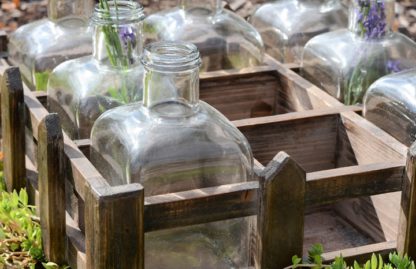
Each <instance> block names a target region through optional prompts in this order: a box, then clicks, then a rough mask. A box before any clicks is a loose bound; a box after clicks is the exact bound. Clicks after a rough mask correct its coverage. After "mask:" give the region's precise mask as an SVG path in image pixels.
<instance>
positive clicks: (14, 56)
mask: <svg viewBox="0 0 416 269" xmlns="http://www.w3.org/2000/svg"><path fill="white" fill-rule="evenodd" d="M94 3H95V1H94V0H49V1H48V5H47V12H48V17H47V18H45V19H41V20H38V21H34V22H31V23H28V24H26V25H23V26H21V27H19V28H18V29H17V30H16V31H15V32H14V33H12V34H11V35H10V38H9V47H8V51H9V60H10V62H11V63H12V64H13V65H16V66H18V67H19V68H20V71H21V73H22V76H23V78H24V80H25V82H26V83H27V85H28V86H29V87H30V88H31V89H32V90H39V91H45V90H46V85H47V82H48V78H49V75H50V72H52V70H53V68H55V67H56V66H57V65H58V64H60V63H62V62H64V61H66V60H68V59H73V58H78V57H81V56H84V55H87V54H90V53H91V38H92V33H91V31H90V29H89V27H88V19H89V17H90V15H91V13H92V10H93V8H94Z"/></svg>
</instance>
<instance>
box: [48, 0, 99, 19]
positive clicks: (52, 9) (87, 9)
mask: <svg viewBox="0 0 416 269" xmlns="http://www.w3.org/2000/svg"><path fill="white" fill-rule="evenodd" d="M94 5H95V1H94V0H49V1H48V6H47V11H48V18H49V19H50V20H51V21H59V20H62V19H65V18H68V17H79V18H82V19H83V20H85V21H87V20H88V19H89V18H90V17H91V14H92V13H93V10H94Z"/></svg>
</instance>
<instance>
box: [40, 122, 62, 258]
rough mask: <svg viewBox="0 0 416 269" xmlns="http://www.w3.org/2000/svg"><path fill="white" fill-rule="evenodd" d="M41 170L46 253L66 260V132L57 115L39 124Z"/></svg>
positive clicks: (42, 214)
mask: <svg viewBox="0 0 416 269" xmlns="http://www.w3.org/2000/svg"><path fill="white" fill-rule="evenodd" d="M38 134H39V137H38V138H39V148H38V164H39V165H38V171H39V182H38V184H39V193H40V219H41V227H42V243H43V249H44V251H45V255H46V257H47V258H48V260H50V261H54V262H56V263H58V264H64V262H65V253H66V252H65V247H66V246H65V228H66V224H65V181H64V171H63V167H62V166H63V156H62V154H63V135H62V131H61V126H60V122H59V118H58V115H57V114H49V115H48V116H46V117H45V118H44V119H43V120H42V121H41V123H40V124H39V130H38Z"/></svg>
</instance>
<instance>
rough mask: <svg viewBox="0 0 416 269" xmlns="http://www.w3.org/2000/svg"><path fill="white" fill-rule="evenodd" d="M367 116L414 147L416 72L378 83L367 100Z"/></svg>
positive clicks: (408, 71) (368, 94)
mask: <svg viewBox="0 0 416 269" xmlns="http://www.w3.org/2000/svg"><path fill="white" fill-rule="evenodd" d="M364 116H365V118H366V119H368V120H369V121H371V122H373V123H375V124H376V125H377V126H379V127H380V128H382V129H383V130H385V131H386V132H388V133H389V134H391V135H392V136H394V137H395V138H396V139H398V140H399V141H400V142H401V143H403V144H405V145H406V146H410V145H411V144H412V143H413V142H414V141H415V140H416V69H410V70H405V71H402V72H399V73H396V74H392V75H388V76H385V77H383V78H380V79H379V80H377V81H376V82H374V83H373V84H372V85H371V87H370V88H369V89H368V91H367V93H366V95H365V98H364Z"/></svg>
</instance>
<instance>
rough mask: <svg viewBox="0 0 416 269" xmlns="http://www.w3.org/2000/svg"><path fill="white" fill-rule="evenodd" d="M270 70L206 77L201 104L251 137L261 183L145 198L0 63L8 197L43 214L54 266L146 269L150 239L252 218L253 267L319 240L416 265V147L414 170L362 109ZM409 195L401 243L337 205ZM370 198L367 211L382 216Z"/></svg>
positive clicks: (357, 254) (284, 261) (271, 264)
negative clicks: (109, 176) (119, 181)
mask: <svg viewBox="0 0 416 269" xmlns="http://www.w3.org/2000/svg"><path fill="white" fill-rule="evenodd" d="M267 63H268V66H261V67H256V68H250V69H246V70H240V71H232V70H230V71H218V72H212V73H207V74H204V75H202V77H201V98H202V99H203V100H206V101H208V102H209V103H210V104H212V105H213V106H215V107H216V108H218V109H219V110H220V111H221V112H222V113H224V114H225V115H226V116H227V117H229V118H230V119H233V120H236V121H234V124H235V125H236V126H237V127H238V128H239V129H240V130H241V131H242V132H243V133H244V134H245V135H246V136H247V138H248V140H249V142H250V144H251V146H252V148H253V152H254V155H255V158H256V167H255V171H256V180H255V181H252V182H247V183H239V184H231V185H223V186H218V187H214V188H206V189H199V190H191V191H186V192H180V193H171V194H165V195H158V196H153V197H144V195H143V189H142V187H141V186H140V184H130V185H125V186H118V187H112V186H109V185H108V184H107V182H106V180H105V179H104V177H103V176H102V175H100V173H99V172H98V171H97V170H96V169H95V167H94V166H93V165H92V164H91V163H90V161H89V160H88V152H89V141H88V140H79V141H72V140H71V139H69V138H68V137H67V136H66V135H65V133H64V132H62V130H61V129H60V124H59V119H58V117H57V115H56V114H50V113H49V112H48V111H47V110H46V109H45V107H44V105H43V104H45V103H46V96H45V95H44V94H39V93H36V92H31V91H29V89H28V88H27V87H26V86H25V85H23V84H22V83H21V80H20V73H19V71H18V69H17V68H13V67H9V66H8V64H7V63H6V62H4V61H3V62H2V66H1V68H0V69H2V71H3V72H4V74H3V77H2V84H1V91H2V93H1V97H2V98H1V99H2V100H1V103H2V109H1V112H2V113H1V114H2V131H3V139H4V153H5V164H4V167H5V168H4V169H5V171H4V173H5V178H6V180H7V184H8V187H9V188H21V187H25V186H27V187H28V189H29V191H30V193H31V199H32V201H34V203H35V204H37V205H38V206H39V211H40V212H39V213H40V216H41V220H42V230H43V242H44V248H45V252H46V254H47V257H48V258H49V259H51V260H54V261H57V262H62V261H65V260H68V262H69V263H70V265H71V266H72V267H73V268H143V256H144V254H143V240H144V239H143V238H144V233H145V232H150V231H155V230H160V229H167V228H174V227H179V226H184V225H191V224H199V223H206V222H212V221H219V220H224V219H228V218H235V217H244V216H249V215H257V216H258V227H257V231H256V240H255V241H256V243H255V247H254V248H253V249H254V250H255V251H254V252H253V253H252V256H253V261H255V262H254V263H253V266H254V267H255V268H278V269H281V268H283V267H284V266H285V265H288V264H290V263H291V257H292V255H294V254H298V255H301V254H302V251H303V248H304V247H307V246H308V244H311V243H315V242H316V241H315V240H317V239H318V238H317V237H315V235H320V236H321V237H320V238H319V239H321V240H322V239H325V238H326V239H328V238H333V240H336V241H334V242H326V244H325V246H326V248H327V249H329V250H333V251H332V252H330V253H326V254H325V255H324V257H325V259H326V260H331V259H333V257H334V255H336V254H337V253H338V252H337V251H342V253H343V256H344V257H346V258H351V259H352V258H358V259H362V258H363V257H367V256H368V255H369V253H371V252H380V253H386V252H388V251H391V250H393V249H396V248H397V249H398V250H400V251H406V252H408V253H409V254H411V255H413V256H415V257H416V248H415V246H414V242H416V241H415V240H414V238H413V237H414V236H415V234H416V233H415V231H414V228H413V227H414V223H413V222H414V220H413V219H414V218H413V219H412V214H414V212H415V209H414V208H415V202H414V199H413V198H412V197H414V195H415V194H414V192H415V190H414V187H413V178H414V173H413V171H414V168H413V167H414V162H415V161H414V157H413V156H414V155H415V152H416V148H411V149H410V151H409V154H408V157H407V159H408V164H407V170H406V169H405V160H406V151H407V148H406V147H405V146H403V145H402V144H400V143H398V142H397V141H396V140H395V139H393V138H391V137H390V136H388V135H387V134H386V133H384V132H383V131H381V130H380V129H378V128H377V127H375V126H374V125H372V124H371V123H369V122H367V121H366V120H364V119H363V118H361V117H360V116H359V115H357V114H356V113H355V112H356V111H357V108H356V107H345V106H343V105H341V104H340V103H338V102H337V101H336V100H335V99H333V98H332V97H330V96H328V95H327V94H325V93H324V92H323V91H321V90H320V89H318V88H316V87H315V86H313V85H311V84H310V83H309V82H307V81H306V80H304V79H302V78H300V77H299V76H298V75H297V74H296V73H295V72H293V71H291V70H289V69H288V68H286V67H285V66H283V65H281V64H279V63H277V62H274V61H273V60H271V59H268V60H267ZM258 116H262V117H259V118H254V117H258ZM25 145H26V149H25ZM281 151H286V152H287V153H284V152H281ZM288 154H289V155H288ZM405 172H407V173H405ZM25 178H26V179H27V180H26V181H25V180H24V179H25ZM401 190H404V194H405V195H403V196H402V199H401V210H399V209H400V207H399V205H398V204H397V208H394V209H393V211H400V213H401V220H400V225H401V226H402V229H400V230H399V231H400V232H397V231H398V230H397V229H396V230H395V238H394V239H393V241H388V240H387V239H386V238H383V234H384V232H385V231H384V226H386V225H385V224H386V223H385V222H386V220H385V219H378V218H375V219H374V220H375V221H379V222H381V223H379V224H380V226H382V227H376V226H374V225H370V227H364V225H363V222H362V219H360V218H356V219H355V218H350V216H351V214H356V212H355V211H354V212H345V210H342V208H343V206H344V205H345V203H336V204H334V203H335V202H338V201H344V200H346V199H350V198H356V197H366V196H369V195H377V194H384V193H392V192H397V191H401ZM384 197H386V196H383V199H381V200H385V199H384ZM398 198H400V196H399V197H398ZM371 199H372V200H369V202H368V205H370V207H369V206H368V205H367V204H366V205H365V206H366V207H365V210H366V212H368V213H371V212H370V211H368V210H369V208H370V209H371V210H373V211H375V212H376V213H377V210H379V207H372V205H371V203H372V202H373V201H374V198H371ZM364 200H368V199H364ZM364 200H363V199H360V200H358V201H359V203H362V201H364ZM348 203H351V202H348ZM353 203H355V204H357V200H354V201H353ZM363 208H364V207H363ZM390 212H391V211H389V213H390ZM398 213H399V212H398ZM397 219H398V218H397ZM396 222H397V223H398V220H396ZM374 227H376V228H374ZM331 236H334V237H331ZM396 237H397V240H396ZM384 239H386V240H384ZM339 242H341V243H342V244H340V243H339ZM412 243H413V244H412ZM66 257H67V258H66Z"/></svg>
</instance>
